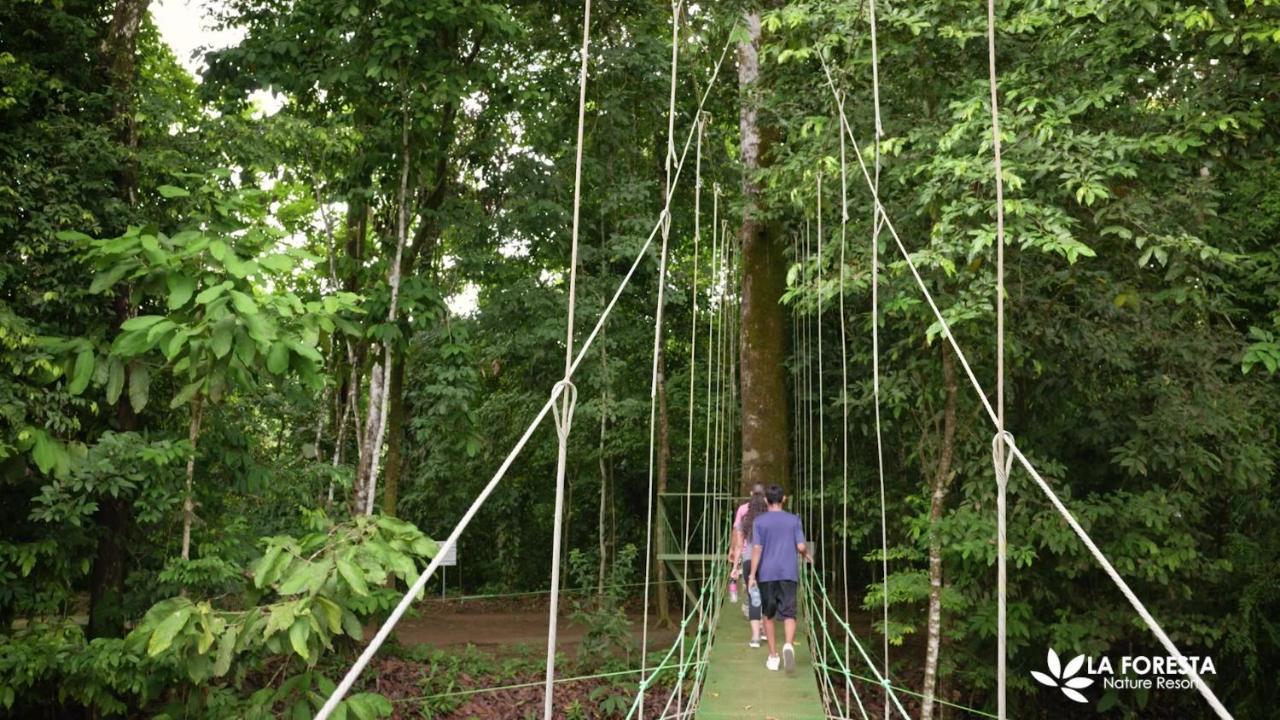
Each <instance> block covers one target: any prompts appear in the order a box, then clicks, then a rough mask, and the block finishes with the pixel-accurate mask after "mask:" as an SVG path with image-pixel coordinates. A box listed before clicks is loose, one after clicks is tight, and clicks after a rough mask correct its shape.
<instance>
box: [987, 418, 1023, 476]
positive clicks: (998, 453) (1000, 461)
mask: <svg viewBox="0 0 1280 720" xmlns="http://www.w3.org/2000/svg"><path fill="white" fill-rule="evenodd" d="M1017 447H1018V446H1017V445H1016V444H1015V443H1014V441H1013V433H1011V432H1009V431H1008V430H997V431H996V434H995V435H993V436H992V437H991V464H992V465H994V466H995V469H996V482H997V483H999V484H1001V485H1004V484H1005V483H1007V482H1009V471H1010V470H1012V469H1013V456H1014V452H1008V453H1005V452H1003V451H1004V450H1006V449H1007V450H1011V451H1016V450H1017Z"/></svg>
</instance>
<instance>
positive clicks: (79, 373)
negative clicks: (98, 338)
mask: <svg viewBox="0 0 1280 720" xmlns="http://www.w3.org/2000/svg"><path fill="white" fill-rule="evenodd" d="M95 361H96V358H95V357H94V354H93V351H92V350H81V351H80V352H79V353H78V354H77V355H76V365H75V369H74V370H72V371H71V383H70V384H69V385H67V392H69V393H71V394H72V395H79V394H80V393H82V392H84V389H85V388H87V387H89V380H91V379H92V378H93V366H94V363H95Z"/></svg>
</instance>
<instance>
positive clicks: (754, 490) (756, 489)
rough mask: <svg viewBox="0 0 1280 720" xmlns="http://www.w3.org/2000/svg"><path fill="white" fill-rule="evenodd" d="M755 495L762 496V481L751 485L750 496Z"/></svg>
mask: <svg viewBox="0 0 1280 720" xmlns="http://www.w3.org/2000/svg"><path fill="white" fill-rule="evenodd" d="M757 495H759V496H760V497H764V485H763V484H762V483H756V484H755V485H752V486H751V497H755V496H757Z"/></svg>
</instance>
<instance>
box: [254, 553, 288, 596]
mask: <svg viewBox="0 0 1280 720" xmlns="http://www.w3.org/2000/svg"><path fill="white" fill-rule="evenodd" d="M282 552H284V547H283V546H281V545H277V544H274V543H273V544H272V545H271V547H269V548H267V552H266V554H264V555H263V556H262V559H260V560H258V562H257V564H256V565H254V566H253V586H254V587H256V588H259V589H261V588H263V587H266V586H267V585H268V584H269V583H271V582H272V581H274V580H275V578H268V577H267V576H268V574H269V573H271V570H272V567H273V566H274V565H275V562H276V559H277V558H279V557H280V553H282Z"/></svg>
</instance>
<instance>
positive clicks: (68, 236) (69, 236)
mask: <svg viewBox="0 0 1280 720" xmlns="http://www.w3.org/2000/svg"><path fill="white" fill-rule="evenodd" d="M54 236H55V237H57V238H58V239H59V240H62V241H63V242H90V241H92V240H93V238H91V237H89V236H88V235H85V234H84V233H82V232H78V231H76V230H59V231H58V232H56V233H54Z"/></svg>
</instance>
